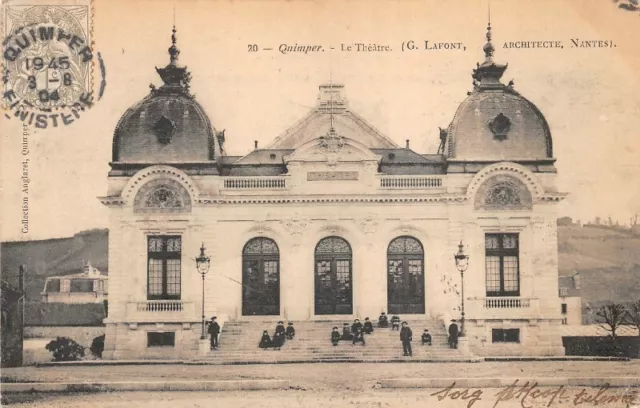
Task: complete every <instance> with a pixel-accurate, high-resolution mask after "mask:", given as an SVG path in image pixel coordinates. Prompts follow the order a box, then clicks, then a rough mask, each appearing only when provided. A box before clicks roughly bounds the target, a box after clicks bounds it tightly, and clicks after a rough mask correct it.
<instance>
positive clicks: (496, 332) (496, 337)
mask: <svg viewBox="0 0 640 408" xmlns="http://www.w3.org/2000/svg"><path fill="white" fill-rule="evenodd" d="M510 334H511V335H513V334H515V335H516V336H517V339H516V340H513V338H512V337H510ZM520 338H521V337H520V329H519V328H509V329H500V328H496V329H491V343H493V344H495V343H499V344H502V343H516V344H520V343H521V341H520Z"/></svg>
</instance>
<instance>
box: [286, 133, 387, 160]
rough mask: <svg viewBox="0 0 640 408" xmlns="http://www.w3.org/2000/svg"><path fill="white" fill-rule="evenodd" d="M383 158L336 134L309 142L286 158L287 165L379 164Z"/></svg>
mask: <svg viewBox="0 0 640 408" xmlns="http://www.w3.org/2000/svg"><path fill="white" fill-rule="evenodd" d="M381 159H382V156H380V155H377V154H375V153H373V152H372V151H371V150H370V149H368V148H367V147H366V146H364V145H362V144H361V143H359V142H357V141H355V140H353V139H350V138H347V137H342V136H338V135H336V134H334V135H333V136H332V135H330V134H327V135H325V136H323V137H317V138H315V139H313V140H310V141H308V142H307V143H305V144H303V145H302V146H300V147H299V148H297V149H296V150H295V151H294V152H293V153H292V154H290V155H288V156H285V157H284V161H285V163H287V164H288V163H291V162H316V163H317V162H327V163H328V164H329V165H335V164H336V163H339V162H350V163H355V162H376V163H377V162H379V161H380V160H381Z"/></svg>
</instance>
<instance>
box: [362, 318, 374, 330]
mask: <svg viewBox="0 0 640 408" xmlns="http://www.w3.org/2000/svg"><path fill="white" fill-rule="evenodd" d="M363 331H364V333H365V334H371V333H373V324H371V320H369V318H368V317H365V318H364V328H363Z"/></svg>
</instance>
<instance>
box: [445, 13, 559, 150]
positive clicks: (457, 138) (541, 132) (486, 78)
mask: <svg viewBox="0 0 640 408" xmlns="http://www.w3.org/2000/svg"><path fill="white" fill-rule="evenodd" d="M483 49H484V52H485V57H486V58H485V61H484V62H483V63H482V64H478V66H477V68H476V69H474V70H473V74H472V77H473V88H474V89H473V91H472V92H469V96H468V97H467V99H465V100H464V101H463V102H462V103H461V104H460V107H459V108H458V110H457V111H456V114H455V116H454V117H453V121H452V122H451V124H450V125H449V129H448V131H447V146H446V150H445V151H446V152H447V153H446V154H447V155H448V157H449V158H450V159H454V160H465V161H488V160H490V161H493V160H510V161H518V160H540V159H548V158H552V157H553V149H552V141H551V131H550V130H549V125H548V124H547V121H546V120H545V118H544V116H543V115H542V113H541V112H540V110H539V109H538V108H537V107H536V106H535V105H534V104H533V103H531V102H530V101H529V100H527V99H526V98H525V97H523V96H522V95H520V94H519V93H518V92H516V91H515V90H514V89H513V82H510V83H509V84H508V85H504V84H503V83H502V82H500V78H501V77H502V74H503V73H504V71H505V70H506V69H507V65H502V64H497V63H495V62H494V61H493V52H494V50H495V49H494V47H493V45H492V44H491V24H489V26H488V27H487V44H486V45H485V46H484V48H483Z"/></svg>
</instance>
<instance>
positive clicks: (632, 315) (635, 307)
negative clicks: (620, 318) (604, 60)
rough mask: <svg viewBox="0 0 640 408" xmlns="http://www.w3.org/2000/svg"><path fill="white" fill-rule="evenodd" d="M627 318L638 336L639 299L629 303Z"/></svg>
mask: <svg viewBox="0 0 640 408" xmlns="http://www.w3.org/2000/svg"><path fill="white" fill-rule="evenodd" d="M627 319H628V320H629V323H631V324H633V325H634V326H636V329H638V336H640V300H636V301H635V302H633V303H631V304H630V305H629V307H628V308H627Z"/></svg>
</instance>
